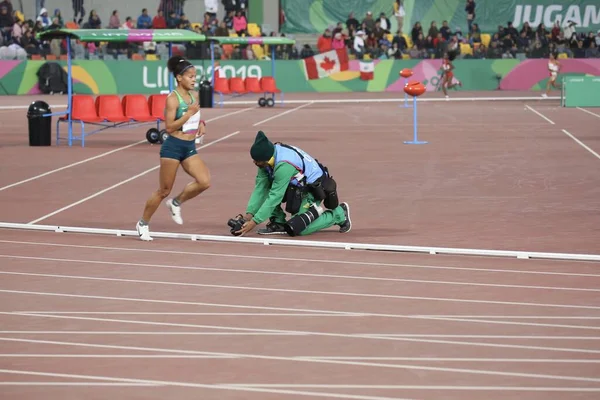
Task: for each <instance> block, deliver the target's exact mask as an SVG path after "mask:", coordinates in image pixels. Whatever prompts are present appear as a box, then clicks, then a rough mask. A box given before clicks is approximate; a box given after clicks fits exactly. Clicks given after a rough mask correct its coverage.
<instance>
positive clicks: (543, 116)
mask: <svg viewBox="0 0 600 400" xmlns="http://www.w3.org/2000/svg"><path fill="white" fill-rule="evenodd" d="M525 107H527V108H528V109H529V110H531V111H533V112H534V113H536V114H537V115H539V116H540V117H542V118H544V119H545V120H546V121H548V122H549V123H551V124H552V125H556V124H555V123H554V121H552V120H551V119H550V118H548V117H546V116H545V115H544V114H542V113H541V112H539V111H536V110H534V109H533V108H531V107H529V106H528V105H525Z"/></svg>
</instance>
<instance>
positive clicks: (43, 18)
mask: <svg viewBox="0 0 600 400" xmlns="http://www.w3.org/2000/svg"><path fill="white" fill-rule="evenodd" d="M36 21H37V22H39V23H40V24H41V26H42V29H43V28H47V27H49V26H50V25H51V24H52V20H51V19H50V17H48V10H46V9H45V8H42V9H41V10H40V15H39V16H38V17H37V20H36Z"/></svg>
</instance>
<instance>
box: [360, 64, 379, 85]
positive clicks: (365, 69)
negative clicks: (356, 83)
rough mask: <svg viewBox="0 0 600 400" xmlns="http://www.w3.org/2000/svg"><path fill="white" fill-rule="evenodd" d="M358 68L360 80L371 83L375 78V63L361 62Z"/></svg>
mask: <svg viewBox="0 0 600 400" xmlns="http://www.w3.org/2000/svg"><path fill="white" fill-rule="evenodd" d="M358 68H359V70H360V79H362V80H363V81H371V80H373V78H374V77H375V63H374V62H373V61H361V62H360V63H359V66H358Z"/></svg>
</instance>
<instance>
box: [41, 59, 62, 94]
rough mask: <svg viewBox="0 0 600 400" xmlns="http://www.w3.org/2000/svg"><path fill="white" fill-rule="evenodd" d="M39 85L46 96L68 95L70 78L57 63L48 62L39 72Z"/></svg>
mask: <svg viewBox="0 0 600 400" xmlns="http://www.w3.org/2000/svg"><path fill="white" fill-rule="evenodd" d="M37 77H38V85H39V87H40V91H41V92H42V93H44V94H54V93H60V94H63V93H67V91H68V82H69V77H68V75H67V73H66V72H65V70H64V69H62V67H61V66H60V64H59V63H57V62H47V63H44V65H42V66H41V67H40V69H39V70H38V72H37Z"/></svg>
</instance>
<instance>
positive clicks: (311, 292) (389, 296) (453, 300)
mask: <svg viewBox="0 0 600 400" xmlns="http://www.w3.org/2000/svg"><path fill="white" fill-rule="evenodd" d="M0 275H18V276H38V277H47V278H60V279H73V280H89V281H102V282H126V283H136V284H137V283H140V284H151V285H166V286H182V287H205V288H216V289H228V290H247V291H258V292H275V293H302V294H306V295H323V296H342V297H365V298H377V299H399V300H422V301H436V302H443V303H476V304H503V305H514V306H529V307H548V308H553V307H555V308H575V309H591V310H600V306H586V305H577V304H551V303H526V302H516V301H500V300H480V299H458V298H449V297H426V296H403V295H394V294H378V293H357V292H334V291H326V290H305V289H285V288H269V287H255V286H239V285H216V284H206V283H191V282H165V281H153V280H143V279H123V278H103V277H95V276H93V277H92V276H79V275H62V274H35V273H26V272H16V271H0Z"/></svg>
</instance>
